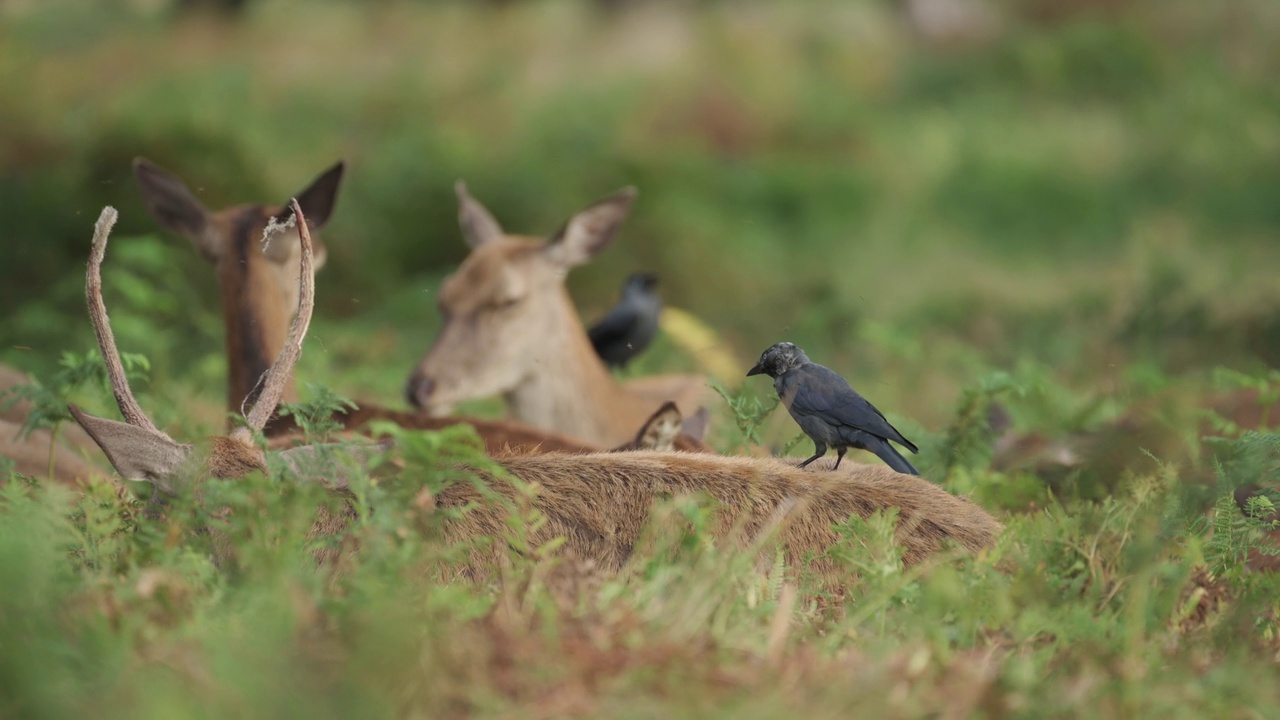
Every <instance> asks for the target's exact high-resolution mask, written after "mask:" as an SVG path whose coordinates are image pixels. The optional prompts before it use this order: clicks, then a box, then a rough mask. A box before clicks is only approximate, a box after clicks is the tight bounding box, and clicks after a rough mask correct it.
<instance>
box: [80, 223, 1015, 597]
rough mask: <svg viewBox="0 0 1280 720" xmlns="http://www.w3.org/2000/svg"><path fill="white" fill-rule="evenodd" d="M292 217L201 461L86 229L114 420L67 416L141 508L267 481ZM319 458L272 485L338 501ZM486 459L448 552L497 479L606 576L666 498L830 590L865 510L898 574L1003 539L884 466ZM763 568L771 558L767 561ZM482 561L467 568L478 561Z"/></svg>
mask: <svg viewBox="0 0 1280 720" xmlns="http://www.w3.org/2000/svg"><path fill="white" fill-rule="evenodd" d="M291 208H292V212H293V215H292V217H293V220H294V222H295V223H296V229H297V231H296V233H293V234H294V235H296V237H297V238H298V241H299V245H300V249H301V252H300V262H299V273H300V277H299V287H300V292H299V294H298V303H299V304H298V308H297V311H296V313H295V315H294V318H293V321H292V322H291V324H290V329H289V333H288V336H287V338H286V342H285V345H284V347H283V348H282V349H281V351H280V354H279V355H278V356H277V358H276V361H275V363H274V364H273V365H272V366H271V367H270V368H269V369H268V371H267V374H266V376H265V378H264V380H263V383H262V390H261V392H260V393H259V394H258V395H257V398H256V401H255V402H254V404H253V406H252V407H251V408H250V410H249V412H248V414H247V415H246V417H245V423H244V425H242V426H239V427H236V428H235V429H234V430H232V431H231V432H230V434H228V435H225V436H219V437H214V438H212V439H211V440H210V441H209V442H208V443H207V444H205V445H203V447H202V448H201V449H197V448H196V446H195V445H193V444H189V443H183V442H179V441H177V440H174V439H173V438H172V437H170V436H169V435H168V434H166V433H165V432H163V431H161V430H159V429H158V428H157V427H156V426H155V424H154V423H153V422H152V421H151V420H150V419H149V418H148V417H147V415H146V413H145V412H144V411H143V410H142V408H141V405H140V404H139V403H138V402H137V400H136V399H135V397H134V396H133V393H132V390H131V389H130V387H129V383H128V379H127V377H126V376H125V373H124V370H123V366H122V364H121V362H120V356H119V352H118V350H117V349H116V345H115V339H114V335H113V334H112V331H111V323H110V319H109V318H108V316H107V311H106V305H105V303H104V302H103V300H102V281H101V265H102V262H103V259H104V257H105V254H106V246H107V241H108V237H109V235H110V230H111V227H112V225H113V224H114V222H115V219H116V217H117V215H116V212H115V210H114V209H113V208H110V207H107V208H105V209H104V210H103V212H102V214H101V216H100V217H99V219H98V221H97V223H96V224H95V227H94V235H93V245H92V249H91V251H90V258H89V263H88V268H87V271H86V281H85V297H86V304H87V306H88V311H89V316H90V319H91V322H92V324H93V327H94V332H95V335H96V337H97V340H98V345H99V348H100V349H101V351H102V357H103V359H104V362H105V365H106V369H107V376H108V378H109V380H110V383H111V387H112V391H113V394H114V396H115V400H116V405H117V407H118V408H119V410H120V413H121V416H122V417H123V418H124V420H123V421H118V420H111V419H107V418H102V417H98V416H95V415H92V414H90V413H88V412H86V411H84V410H82V409H81V408H79V407H77V406H74V405H72V406H70V408H69V409H70V411H71V413H72V415H73V417H74V418H75V419H76V421H77V422H78V423H79V424H80V426H81V427H82V428H84V430H85V431H86V432H87V433H88V434H89V436H90V437H92V438H93V440H94V441H95V442H96V443H97V444H98V446H99V447H100V448H101V449H102V451H103V453H104V454H105V455H106V456H107V459H108V460H109V461H110V462H111V465H112V466H113V467H114V468H115V469H116V471H117V472H118V473H119V474H120V476H121V477H123V478H124V479H126V480H130V481H142V482H146V483H149V484H150V485H151V487H152V488H153V490H154V494H153V497H158V498H161V499H163V498H172V497H174V496H176V495H180V494H183V493H198V492H199V488H200V487H201V486H202V484H203V483H207V482H217V481H234V480H235V479H237V478H241V477H244V476H245V475H248V474H250V473H254V472H261V473H267V472H268V462H267V460H268V451H266V450H264V449H263V448H262V447H261V446H259V445H258V444H256V443H255V442H254V440H253V436H254V433H255V432H258V431H260V430H261V429H262V428H263V427H265V425H266V422H267V420H268V419H269V418H270V416H271V414H272V413H273V412H274V410H275V405H276V403H278V402H279V400H280V398H281V397H282V396H283V392H284V387H285V384H286V382H287V378H288V375H289V374H290V373H291V372H292V369H293V366H294V364H295V363H296V362H297V360H298V358H299V357H300V356H301V353H302V341H303V339H304V337H305V336H306V331H307V327H308V325H309V323H310V320H311V315H312V305H313V303H314V298H315V289H314V265H313V261H312V257H313V256H312V247H311V239H310V233H309V232H308V228H307V223H306V217H305V215H304V213H303V211H302V209H301V207H300V205H299V204H298V203H297V202H296V201H295V202H293V203H292V204H291ZM317 447H318V446H314V445H304V446H298V447H294V448H290V449H288V450H284V451H272V454H273V455H275V456H276V457H277V459H278V460H279V461H280V462H281V463H283V466H284V467H287V468H295V469H297V471H296V472H294V473H292V474H290V473H288V472H286V473H284V474H283V475H282V476H281V477H282V478H284V479H286V480H291V481H296V482H320V483H323V484H324V486H325V487H326V488H327V489H329V490H330V491H332V492H335V493H339V494H343V493H349V491H350V478H349V477H347V476H345V475H344V473H342V472H337V471H336V470H334V469H333V468H332V467H328V468H326V467H325V466H324V464H323V463H320V464H317V463H315V462H308V460H309V459H310V460H314V459H315V458H316V457H318V450H317ZM377 447H381V446H377ZM373 452H377V450H374V451H373ZM495 460H496V462H497V463H498V466H499V467H500V468H501V472H498V471H495V470H492V469H485V468H473V469H472V471H473V473H474V474H475V476H476V477H477V478H478V480H479V481H480V482H482V483H484V485H486V486H487V487H488V488H489V489H490V492H482V491H481V489H480V488H479V487H477V485H475V484H471V483H467V482H462V483H457V484H453V485H449V486H446V487H445V488H443V489H442V490H440V491H439V492H437V493H435V494H434V495H432V496H431V497H430V498H429V501H430V503H431V504H432V506H433V507H434V508H436V509H441V510H443V509H459V510H462V511H461V512H458V513H452V512H450V513H443V514H442V515H441V522H442V523H443V528H442V530H443V532H442V534H443V536H444V537H445V538H446V539H448V540H454V541H461V540H466V539H476V538H480V537H483V536H490V537H501V536H502V533H503V532H504V528H505V527H506V521H505V519H504V518H505V517H506V515H505V513H506V512H507V511H506V509H505V505H506V503H504V502H502V500H506V501H509V502H513V501H514V500H515V499H516V498H517V493H519V492H520V491H518V490H517V489H516V487H515V485H514V484H513V483H512V482H511V481H510V480H509V478H507V477H506V476H507V475H510V476H512V477H515V478H518V479H519V480H522V481H523V482H524V483H526V484H527V485H528V486H529V487H531V488H532V489H533V498H532V505H533V507H534V508H536V509H537V510H538V511H540V512H541V513H543V515H544V516H545V518H546V522H545V523H540V524H539V526H538V527H537V528H536V529H534V530H533V533H532V534H533V535H534V537H533V538H532V539H533V540H535V541H543V540H550V539H553V538H557V537H560V538H564V540H565V542H564V543H563V545H562V546H561V548H560V551H561V552H572V553H575V554H576V557H579V558H582V559H585V560H588V561H591V562H594V563H596V566H597V567H599V568H600V569H602V570H604V571H616V570H618V569H619V568H621V567H622V566H623V565H624V564H625V562H626V561H627V559H628V557H630V555H631V553H632V551H633V549H634V548H635V547H636V546H637V544H639V543H640V542H641V540H642V530H643V529H644V527H645V526H646V524H647V523H648V521H649V518H650V515H651V513H652V509H653V507H654V505H655V503H656V502H658V501H660V500H662V499H664V498H670V497H684V496H689V495H702V496H707V497H709V498H710V499H711V500H712V501H713V502H714V503H715V505H716V507H717V508H718V509H717V513H716V516H715V523H714V527H713V528H712V530H713V532H714V534H715V536H716V537H717V538H718V539H721V540H727V541H733V540H735V539H737V540H739V541H741V542H756V541H760V542H771V543H775V546H776V548H777V550H778V551H780V552H782V553H783V554H784V556H785V559H786V560H787V561H789V563H790V564H791V566H792V567H795V566H796V565H798V564H800V563H809V564H808V565H807V566H806V567H808V568H809V569H812V570H815V571H816V572H819V573H823V572H829V573H832V574H833V578H832V579H833V581H836V582H839V581H840V579H841V578H840V577H839V573H840V571H839V570H838V568H836V567H835V566H834V565H832V564H831V563H830V562H828V561H826V560H824V557H825V556H824V555H823V553H824V551H825V550H826V549H827V548H829V547H830V546H831V545H832V544H833V543H835V542H836V541H837V540H838V537H839V536H838V533H837V532H836V530H835V529H833V525H835V524H839V523H844V522H847V521H848V519H849V518H850V517H852V516H858V517H864V518H865V517H868V516H870V515H871V514H872V513H875V512H877V511H886V510H891V509H895V510H897V512H898V519H897V525H896V537H897V539H898V541H899V542H900V543H901V545H902V547H903V559H904V561H905V562H907V563H919V562H922V561H924V560H926V559H928V558H930V557H933V556H935V555H937V554H938V553H939V552H943V551H944V550H945V547H946V545H947V544H948V543H954V544H955V545H956V546H958V547H959V548H961V549H963V550H967V551H971V552H979V551H982V550H983V549H985V548H988V547H990V546H992V545H993V544H994V543H995V541H996V538H997V536H998V535H999V533H1000V531H1001V529H1002V528H1001V525H1000V523H999V522H998V521H997V520H996V519H995V518H993V517H992V516H991V515H989V514H988V513H987V512H986V511H985V510H983V509H982V508H980V507H978V506H977V505H975V504H973V503H972V502H970V501H968V500H966V499H963V498H959V497H956V496H954V495H951V494H950V493H948V492H946V491H945V490H943V489H942V488H940V487H938V486H936V485H933V484H931V483H929V482H927V481H924V480H920V479H919V478H916V477H912V476H906V475H900V474H898V473H896V472H894V471H893V470H891V469H889V468H887V467H884V466H871V465H855V464H853V463H850V464H849V465H848V467H847V468H846V470H845V471H844V472H839V473H830V474H826V473H824V474H823V475H822V476H816V475H813V474H811V473H807V472H805V471H803V470H800V469H798V468H797V467H795V466H794V465H791V464H788V463H786V462H783V461H780V460H774V459H762V458H753V457H725V456H720V455H703V454H696V453H686V452H662V451H652V450H637V451H634V452H623V453H587V454H568V453H542V454H517V455H507V456H503V455H498V456H496V457H495ZM390 481H392V482H408V483H412V482H414V479H413V478H412V477H408V476H400V477H396V478H392V479H391V480H390ZM348 497H349V496H348ZM521 497H523V495H521ZM352 517H353V514H352V512H350V506H348V512H338V513H329V512H327V511H320V512H319V514H318V519H317V521H316V525H315V526H314V528H313V532H314V533H317V534H333V533H338V532H342V531H343V530H344V528H345V527H346V526H347V523H349V522H350V520H351V518H352ZM773 557H774V555H773V554H770V555H769V561H770V562H772V558H773ZM762 559H763V555H762ZM484 560H485V558H478V560H477V562H481V561H484ZM810 561H812V562H810Z"/></svg>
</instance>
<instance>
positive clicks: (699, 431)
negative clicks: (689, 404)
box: [680, 405, 711, 442]
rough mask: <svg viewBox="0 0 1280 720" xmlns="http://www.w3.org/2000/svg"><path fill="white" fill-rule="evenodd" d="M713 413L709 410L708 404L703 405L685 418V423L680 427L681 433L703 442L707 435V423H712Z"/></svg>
mask: <svg viewBox="0 0 1280 720" xmlns="http://www.w3.org/2000/svg"><path fill="white" fill-rule="evenodd" d="M710 420H711V413H710V412H708V411H707V406H706V405H703V406H701V407H699V408H698V411H697V412H695V413H694V414H692V415H690V416H689V417H687V418H685V419H684V424H683V425H682V426H681V427H680V433H681V434H682V435H685V436H687V437H691V438H693V439H694V440H698V441H699V442H701V440H702V438H704V437H706V434H707V425H709V424H710Z"/></svg>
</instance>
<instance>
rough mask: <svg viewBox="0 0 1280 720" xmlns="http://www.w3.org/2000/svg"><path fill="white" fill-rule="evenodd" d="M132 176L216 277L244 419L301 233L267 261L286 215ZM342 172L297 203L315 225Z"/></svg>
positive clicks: (530, 447)
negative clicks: (223, 203) (216, 201)
mask: <svg viewBox="0 0 1280 720" xmlns="http://www.w3.org/2000/svg"><path fill="white" fill-rule="evenodd" d="M133 168H134V175H135V177H136V179H137V182H138V187H139V189H140V190H141V191H142V195H143V198H144V199H145V200H146V205H147V209H148V211H149V212H150V213H151V215H152V217H154V218H155V220H156V222H158V223H159V224H160V225H161V227H163V228H165V229H167V230H170V231H172V232H175V233H177V234H179V235H183V236H184V237H186V238H188V239H189V240H191V242H192V243H193V244H194V245H195V247H196V249H197V250H199V251H200V253H201V255H203V256H204V257H205V258H207V259H209V260H211V261H212V262H213V263H214V264H215V266H216V268H217V274H218V288H219V293H220V294H221V296H222V309H223V322H224V324H225V325H226V348H227V370H228V375H229V382H228V387H227V393H228V395H227V407H228V409H230V410H231V411H232V412H239V411H241V410H242V409H243V408H242V405H243V404H244V403H245V402H249V403H252V402H253V401H254V399H255V398H256V395H257V392H258V390H259V389H260V380H261V378H262V376H263V375H264V374H265V373H266V371H267V369H268V368H270V367H271V365H272V363H273V362H274V361H275V358H276V355H277V354H278V353H279V352H280V350H281V349H282V348H283V347H284V341H285V336H286V334H287V333H288V331H289V319H290V317H292V315H293V312H294V309H295V308H296V307H297V306H298V292H299V287H300V286H299V282H298V277H299V274H298V262H299V253H298V252H297V251H296V247H297V246H298V242H297V237H296V233H292V234H291V233H280V234H278V235H276V236H275V237H274V238H273V239H272V241H271V242H270V243H269V244H268V246H267V248H266V250H267V252H263V249H262V247H261V242H262V238H263V234H264V232H265V230H266V228H267V226H268V225H269V224H270V223H271V222H272V221H277V222H278V221H279V220H280V219H282V218H284V217H285V216H287V215H288V214H289V213H288V211H287V210H285V209H283V208H281V207H278V206H274V205H237V206H235V207H230V208H227V209H225V210H219V211H216V212H210V211H208V210H206V209H205V207H204V206H203V205H202V204H201V203H200V201H199V200H197V199H196V198H195V196H194V194H193V193H192V192H191V191H190V189H188V187H187V185H186V183H184V182H183V181H182V180H181V179H180V178H178V177H177V176H176V175H173V174H172V173H170V172H168V171H166V170H163V169H161V168H160V167H158V166H157V165H155V164H154V163H152V162H150V161H149V160H147V159H145V158H141V157H140V158H136V159H134V162H133ZM342 171H343V164H342V163H341V162H339V163H337V164H335V165H334V166H333V167H331V168H330V169H329V170H327V171H325V172H324V173H323V174H321V175H320V177H318V178H316V179H315V180H313V181H312V183H311V184H310V185H309V186H307V188H306V189H305V190H303V192H302V193H301V194H299V196H298V203H299V205H300V206H301V207H302V210H303V212H304V213H306V216H307V218H308V220H309V221H312V224H313V226H318V225H320V224H322V223H323V222H324V221H325V220H327V219H328V217H329V216H330V215H331V213H332V211H333V207H334V205H335V204H336V202H337V193H338V190H339V187H340V181H341V177H342ZM313 239H314V242H315V246H314V249H313V252H314V253H315V266H316V269H317V270H318V269H320V268H321V267H322V266H323V265H324V260H325V257H326V250H325V246H324V245H323V243H321V242H320V241H319V239H318V238H316V237H315V236H314V235H313ZM286 244H287V245H288V247H286ZM283 397H284V401H285V402H290V401H292V400H295V399H296V391H295V388H294V383H293V379H292V377H289V378H288V379H287V381H286V384H285V389H284V396H283ZM654 405H655V406H656V405H657V403H654ZM334 419H335V420H337V421H338V422H340V423H341V424H342V426H343V427H344V428H348V429H353V430H354V429H359V428H364V427H366V426H367V425H368V424H369V423H370V422H373V421H378V420H381V421H387V422H392V423H395V424H397V425H400V426H401V427H406V428H412V429H416V430H441V429H443V428H445V427H448V426H450V425H455V424H457V423H460V422H465V423H468V424H470V425H472V426H474V427H475V428H476V432H477V433H478V434H479V435H480V437H481V438H482V439H483V440H484V442H485V447H486V448H487V449H488V450H489V451H490V452H500V451H503V450H508V449H515V450H520V451H524V452H533V451H541V452H549V451H560V452H593V451H597V450H603V449H605V446H604V445H600V444H597V443H589V442H585V441H582V440H579V439H577V438H573V437H570V436H568V435H564V434H558V433H553V432H546V431H542V430H538V429H536V428H533V427H530V426H528V425H524V424H521V423H517V422H511V421H504V420H482V419H479V418H464V417H450V418H433V417H428V416H424V415H420V414H413V413H407V412H398V411H395V410H390V409H387V408H382V407H379V406H377V405H374V404H371V403H363V402H362V403H360V407H359V409H357V410H352V411H343V412H339V413H337V414H335V416H334ZM638 424H639V423H638V422H637V425H638ZM632 429H634V427H633V428H632ZM297 430H298V428H297V424H296V423H295V422H294V421H293V419H292V418H290V417H287V416H283V417H282V416H278V415H277V416H274V417H272V418H270V419H269V420H268V421H267V425H266V427H265V428H264V432H265V433H266V434H267V436H268V437H269V438H272V444H273V446H275V447H288V446H290V445H292V444H295V442H296V441H297V439H298V437H299V433H298V432H297ZM692 442H696V439H694V440H692Z"/></svg>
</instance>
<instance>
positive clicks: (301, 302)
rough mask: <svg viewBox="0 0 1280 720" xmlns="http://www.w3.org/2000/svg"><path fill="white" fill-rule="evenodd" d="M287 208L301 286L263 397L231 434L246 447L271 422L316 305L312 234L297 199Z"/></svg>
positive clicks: (261, 395) (261, 396)
mask: <svg viewBox="0 0 1280 720" xmlns="http://www.w3.org/2000/svg"><path fill="white" fill-rule="evenodd" d="M289 206H290V207H291V208H292V209H293V217H294V219H295V220H296V221H297V223H298V237H299V238H301V243H302V263H301V267H300V269H299V274H300V276H301V277H300V278H299V281H298V284H299V286H300V289H299V292H298V314H297V315H295V316H294V318H293V325H291V326H290V327H289V338H288V339H287V340H286V341H285V343H284V348H282V349H281V350H280V355H279V356H277V357H276V361H275V364H273V365H272V366H271V369H270V370H268V371H267V375H266V378H265V380H264V381H263V388H262V393H261V394H259V395H258V401H257V402H255V403H254V404H253V409H252V410H250V411H249V415H248V417H247V418H246V421H247V424H248V426H247V427H238V428H236V429H235V431H234V432H232V433H231V438H232V439H234V440H239V441H240V442H242V443H244V444H246V445H248V444H251V442H252V440H251V436H252V434H253V433H254V432H258V431H261V430H262V428H263V427H264V426H265V425H266V424H267V420H269V419H270V418H271V413H273V412H275V409H276V406H277V405H279V404H280V397H281V396H282V395H283V394H284V388H285V384H286V383H287V381H288V379H289V374H290V373H292V372H293V366H294V365H295V364H296V363H297V362H298V358H299V357H301V356H302V340H303V338H305V337H306V335H307V327H308V326H310V325H311V311H312V310H313V309H314V306H315V301H316V286H315V279H316V274H315V268H314V267H313V265H312V256H311V231H310V230H309V229H308V228H307V219H306V217H304V216H303V214H302V208H301V207H300V206H299V205H298V200H297V199H296V198H294V199H292V200H290V201H289Z"/></svg>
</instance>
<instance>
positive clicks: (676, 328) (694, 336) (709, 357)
mask: <svg viewBox="0 0 1280 720" xmlns="http://www.w3.org/2000/svg"><path fill="white" fill-rule="evenodd" d="M658 324H659V325H660V326H661V327H662V331H663V332H665V333H666V334H667V335H669V336H670V337H671V339H672V340H673V341H675V343H676V344H677V345H679V346H680V347H681V348H682V349H683V350H684V351H685V352H687V353H689V355H691V356H693V358H694V360H696V361H697V363H698V365H699V366H700V367H701V368H702V369H703V370H704V371H706V372H707V373H708V374H710V375H711V376H712V377H715V378H716V379H718V380H720V381H721V382H723V383H726V384H728V385H737V384H738V383H739V382H740V381H741V380H742V376H743V374H744V371H743V369H742V366H741V363H739V362H738V360H737V358H735V357H734V356H733V353H732V352H730V351H729V350H728V349H727V347H726V345H725V344H724V342H723V341H722V340H721V339H720V336H719V335H717V334H716V331H714V330H712V329H711V327H710V326H708V325H707V324H706V323H704V322H702V321H701V320H699V319H698V318H697V317H696V316H694V315H693V314H692V313H689V312H687V311H685V310H681V309H679V308H673V307H664V308H663V309H662V315H661V316H660V317H659V318H658Z"/></svg>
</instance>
